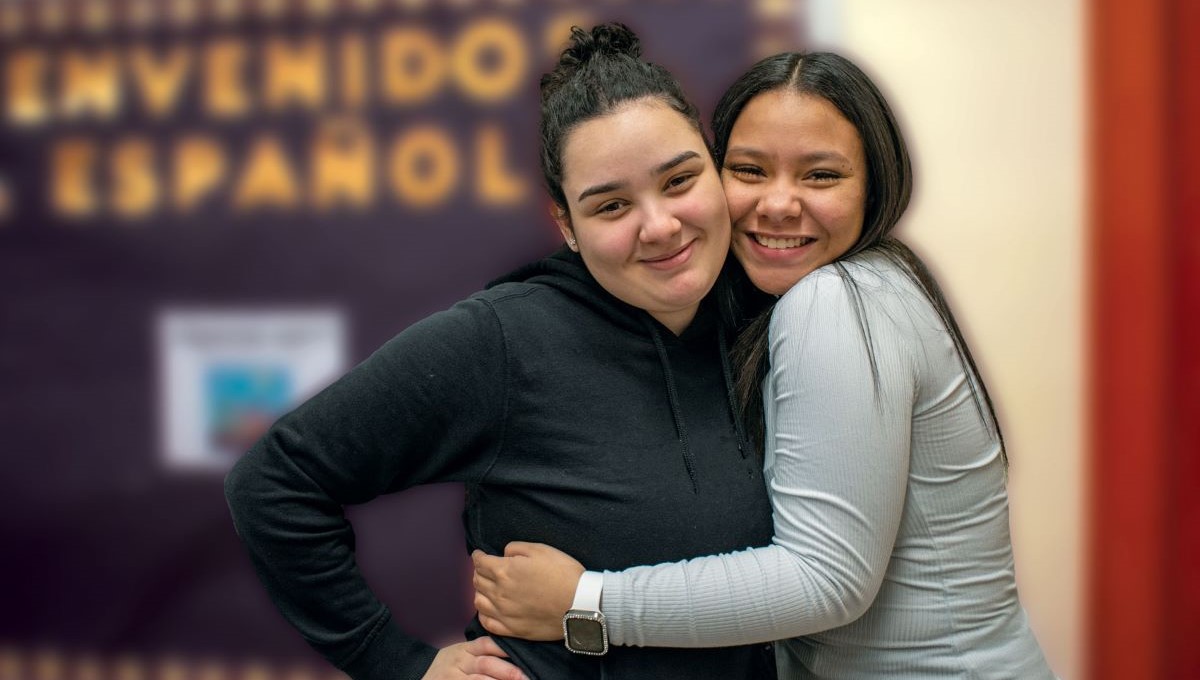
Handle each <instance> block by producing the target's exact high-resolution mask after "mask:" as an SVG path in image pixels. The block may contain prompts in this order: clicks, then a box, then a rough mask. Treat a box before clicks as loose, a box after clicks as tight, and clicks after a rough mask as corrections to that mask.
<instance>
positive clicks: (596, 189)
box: [575, 150, 700, 202]
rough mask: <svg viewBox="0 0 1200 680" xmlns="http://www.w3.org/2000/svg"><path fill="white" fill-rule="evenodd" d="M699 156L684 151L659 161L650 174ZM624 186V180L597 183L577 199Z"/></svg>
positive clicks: (662, 171)
mask: <svg viewBox="0 0 1200 680" xmlns="http://www.w3.org/2000/svg"><path fill="white" fill-rule="evenodd" d="M699 157H700V154H698V153H696V152H695V151H690V150H689V151H684V152H682V153H680V154H679V155H677V156H675V157H674V158H672V159H671V160H669V161H666V162H664V163H659V164H658V165H656V166H654V167H653V168H652V169H651V170H650V174H651V175H658V174H661V173H664V172H666V171H668V170H670V169H671V168H673V167H675V166H677V165H679V164H680V163H683V162H684V161H688V160H691V159H693V158H699ZM623 186H625V183H624V182H607V183H605V184H597V185H595V186H590V187H588V188H586V189H584V190H583V191H582V192H581V193H580V194H579V198H577V199H575V200H576V201H579V202H582V201H583V199H585V198H587V197H588V196H595V195H596V194H604V193H608V192H610V191H616V190H617V189H620V188H621V187H623Z"/></svg>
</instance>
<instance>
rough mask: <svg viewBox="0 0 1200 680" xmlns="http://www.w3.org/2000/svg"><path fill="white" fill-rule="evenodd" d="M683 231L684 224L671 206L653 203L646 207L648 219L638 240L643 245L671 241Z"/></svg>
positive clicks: (644, 222) (643, 223) (643, 224)
mask: <svg viewBox="0 0 1200 680" xmlns="http://www.w3.org/2000/svg"><path fill="white" fill-rule="evenodd" d="M682 229H683V223H682V222H680V221H679V218H678V217H676V216H675V213H674V212H673V211H672V210H671V209H670V206H669V205H666V204H663V203H652V204H648V205H647V206H646V219H645V220H644V221H643V222H642V229H641V232H639V234H638V238H640V239H641V240H642V242H643V243H654V242H655V241H667V240H670V239H671V238H672V237H674V236H675V234H678V233H679V232H680V231H681V230H682Z"/></svg>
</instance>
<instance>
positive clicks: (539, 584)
mask: <svg viewBox="0 0 1200 680" xmlns="http://www.w3.org/2000/svg"><path fill="white" fill-rule="evenodd" d="M713 129H714V133H715V136H716V144H715V147H716V154H717V160H718V163H719V165H720V167H721V168H722V179H723V183H724V187H725V192H726V195H727V197H728V202H729V209H730V213H731V217H732V219H733V246H732V248H733V252H734V254H735V255H736V256H737V259H738V260H739V261H740V262H741V264H742V267H743V268H744V269H745V273H746V275H747V277H748V278H749V280H750V281H751V282H752V283H753V284H754V285H755V286H756V287H758V288H759V289H761V290H763V291H765V292H767V293H771V294H774V295H781V296H782V297H780V298H779V299H778V301H777V303H776V304H775V305H774V307H773V310H768V312H766V313H764V315H763V316H762V317H760V319H759V320H758V321H756V322H755V323H753V324H751V326H750V327H749V328H748V329H747V330H746V331H745V332H744V333H743V336H742V338H741V340H740V341H739V356H740V358H741V362H742V365H743V369H744V370H742V375H741V376H740V378H741V384H742V386H743V388H744V392H743V394H744V395H751V396H750V398H746V399H745V403H744V406H745V408H746V410H747V413H746V415H747V423H748V425H749V426H750V428H751V429H752V430H756V432H755V434H756V435H757V440H758V441H759V442H761V443H762V444H763V447H764V470H765V473H766V474H765V478H766V480H767V483H768V485H769V490H770V494H771V499H772V504H773V508H774V521H775V536H774V539H773V542H772V544H771V545H769V546H764V547H755V548H749V549H747V550H743V551H740V552H736V553H730V554H723V555H712V556H707V557H698V558H695V559H692V560H688V561H685V562H679V563H673V564H660V565H656V566H643V567H633V568H630V569H626V570H624V571H621V572H604V573H603V576H602V577H600V576H596V577H589V578H595V579H597V580H598V579H600V578H602V581H603V591H602V600H601V611H602V612H603V615H604V618H605V622H606V625H607V632H608V636H609V640H610V642H612V643H613V644H619V645H642V646H673V647H689V646H690V647H709V646H723V645H735V644H746V643H751V642H765V641H770V640H780V642H779V643H778V644H777V645H776V659H777V661H778V665H779V675H780V677H781V678H808V677H815V678H927V677H955V678H1022V679H1039V678H1052V677H1053V675H1052V673H1051V671H1050V669H1049V667H1048V665H1047V664H1046V661H1045V658H1044V657H1043V655H1042V652H1041V649H1040V648H1039V646H1038V643H1037V641H1036V639H1035V638H1034V636H1033V633H1032V632H1031V630H1030V628H1029V624H1028V622H1027V620H1026V617H1025V614H1024V611H1023V610H1022V608H1021V606H1020V602H1019V601H1018V598H1017V591H1016V584H1015V580H1014V573H1013V557H1012V545H1011V541H1010V538H1009V528H1008V501H1007V495H1006V493H1005V479H1006V465H1007V459H1006V456H1005V452H1004V445H1003V439H1002V438H1001V436H1000V431H999V428H998V426H997V424H996V419H995V414H994V411H993V408H992V404H991V400H990V399H989V397H988V393H987V390H986V388H985V387H984V384H983V381H982V380H981V378H980V376H979V372H978V370H977V369H976V367H975V364H974V361H973V360H972V358H971V354H970V352H969V350H968V348H967V346H966V343H965V341H964V340H963V337H962V334H961V333H960V332H959V330H958V327H957V325H956V323H955V321H954V318H953V316H952V314H951V313H950V310H949V308H948V307H947V305H946V303H945V300H944V299H943V297H942V294H941V292H940V290H939V289H938V286H937V283H936V282H935V281H934V280H933V278H932V276H931V275H930V274H929V272H928V270H927V269H926V268H925V266H924V265H923V264H922V262H921V261H920V260H919V259H918V258H917V257H916V255H914V254H913V253H912V251H911V250H909V249H908V248H907V247H906V246H904V245H903V244H902V243H900V242H899V241H898V240H896V239H894V238H892V237H891V236H890V232H891V231H892V229H893V228H894V227H895V225H896V223H897V222H898V220H899V219H900V217H901V215H902V214H903V212H904V209H905V208H906V207H907V204H908V200H909V196H910V193H911V186H912V170H911V165H910V163H909V159H908V153H907V150H906V148H905V144H904V140H903V138H902V137H901V135H900V131H899V128H898V126H897V124H896V121H895V119H894V117H893V115H892V113H891V111H890V109H889V107H888V105H887V103H886V101H885V100H884V99H883V97H882V95H881V94H880V93H879V91H878V90H877V89H876V88H875V86H874V85H873V84H872V83H871V81H870V80H869V79H868V78H867V77H866V75H865V74H863V73H862V71H861V70H859V69H858V68H857V67H856V66H854V65H853V64H852V63H850V62H849V61H847V60H846V59H844V58H842V57H839V56H837V55H833V54H829V53H813V54H800V53H788V54H780V55H776V56H774V57H770V58H768V59H766V60H764V61H762V62H759V63H758V64H757V65H755V66H754V67H753V68H752V69H751V70H750V71H748V72H747V73H746V74H745V75H744V76H742V78H740V79H739V80H738V81H737V82H736V83H735V84H734V85H733V86H732V87H731V88H730V89H729V91H727V92H726V94H725V96H724V97H723V98H722V100H721V102H720V104H719V105H718V107H717V112H716V114H715V116H714V122H713ZM760 390H761V391H760ZM760 394H761V400H760V399H758V398H757V397H758V396H759V395H760ZM679 521H680V522H687V521H688V518H686V517H681V518H679ZM629 530H630V531H637V527H630V528H629ZM475 565H476V578H475V585H476V590H477V596H476V606H477V608H478V609H479V612H480V619H481V621H482V622H483V624H484V626H485V627H486V628H487V629H488V630H490V631H492V632H493V633H496V634H501V635H513V636H517V637H527V638H531V639H542V640H548V639H557V638H561V637H562V634H563V633H562V631H563V629H562V617H563V613H564V611H566V609H568V608H569V607H570V605H571V603H572V598H573V596H574V594H575V590H576V586H577V584H578V583H580V581H581V578H580V577H581V574H583V573H584V566H583V565H581V564H579V563H578V562H576V561H574V560H573V559H571V558H570V557H569V556H567V555H565V554H563V553H561V552H559V551H557V550H555V549H553V548H551V547H549V546H544V545H538V544H531V543H514V544H510V546H509V547H508V549H507V550H506V556H505V557H490V556H486V555H482V554H476V555H475Z"/></svg>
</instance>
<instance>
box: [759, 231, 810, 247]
mask: <svg viewBox="0 0 1200 680" xmlns="http://www.w3.org/2000/svg"><path fill="white" fill-rule="evenodd" d="M753 236H754V240H755V241H757V242H758V245H760V246H765V247H767V248H772V249H774V250H784V249H786V248H799V247H800V246H802V245H805V244H807V243H808V242H809V241H812V239H811V238H808V237H807V236H801V237H800V238H771V237H769V236H759V235H758V234H754V235H753Z"/></svg>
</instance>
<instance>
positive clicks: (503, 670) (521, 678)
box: [475, 656, 527, 680]
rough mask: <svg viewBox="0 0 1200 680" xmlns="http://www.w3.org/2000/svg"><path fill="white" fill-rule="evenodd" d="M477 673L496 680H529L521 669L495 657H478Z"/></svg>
mask: <svg viewBox="0 0 1200 680" xmlns="http://www.w3.org/2000/svg"><path fill="white" fill-rule="evenodd" d="M475 672H476V673H479V674H481V675H484V676H485V677H488V678H495V680H527V679H526V677H525V674H524V673H522V672H521V669H520V668H517V667H516V666H514V665H513V664H511V663H509V662H508V661H505V660H504V659H501V658H499V657H495V656H481V657H478V658H477V659H476V663H475Z"/></svg>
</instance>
